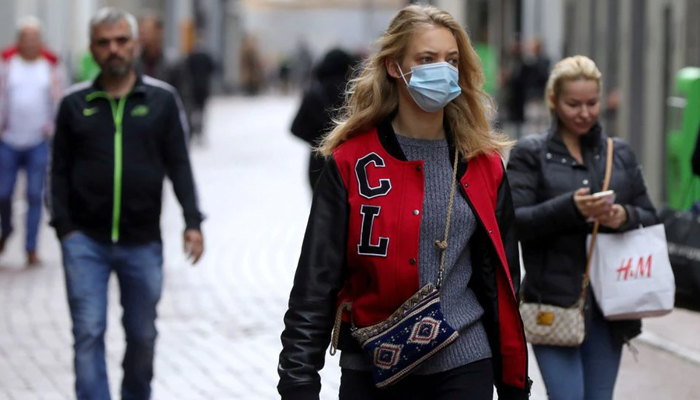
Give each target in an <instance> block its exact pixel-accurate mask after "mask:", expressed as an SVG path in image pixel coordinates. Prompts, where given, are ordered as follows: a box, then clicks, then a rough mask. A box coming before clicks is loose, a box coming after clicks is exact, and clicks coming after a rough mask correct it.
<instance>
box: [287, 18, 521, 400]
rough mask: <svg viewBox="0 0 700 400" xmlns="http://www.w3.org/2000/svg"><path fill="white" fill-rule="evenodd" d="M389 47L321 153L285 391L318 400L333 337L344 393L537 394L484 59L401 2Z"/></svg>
mask: <svg viewBox="0 0 700 400" xmlns="http://www.w3.org/2000/svg"><path fill="white" fill-rule="evenodd" d="M377 48H378V52H377V53H376V54H374V55H373V56H371V57H370V58H369V59H368V60H367V61H366V64H365V67H364V69H363V70H362V72H361V74H360V75H359V76H358V77H357V79H354V80H353V81H352V83H351V86H350V87H349V88H348V90H347V92H348V95H349V98H348V102H347V108H346V112H345V115H344V116H343V118H342V121H340V122H339V123H338V124H337V126H336V127H335V128H334V129H333V131H331V133H329V134H328V136H326V137H325V138H324V140H323V142H322V143H321V146H320V151H321V152H322V153H323V154H324V155H326V156H327V157H328V164H327V166H326V168H325V170H324V172H323V173H322V174H321V177H320V178H319V180H318V182H317V184H316V188H315V191H314V199H313V204H312V206H311V215H310V217H309V224H308V226H307V230H306V236H305V238H304V243H303V245H302V250H301V257H300V259H299V264H298V267H297V271H296V276H295V278H294V286H293V288H292V291H291V295H290V300H289V309H288V311H287V313H286V315H285V317H284V322H285V329H284V332H283V333H282V346H283V348H282V352H281V354H280V361H279V366H278V372H279V375H280V381H279V385H278V390H279V392H280V394H281V395H282V399H285V400H286V399H302V398H303V399H312V398H316V399H317V398H318V393H319V389H320V387H321V382H320V378H319V374H318V371H319V370H320V369H321V368H322V367H323V360H324V356H323V352H324V351H325V349H326V348H327V347H328V344H329V342H331V353H334V352H335V350H336V349H340V350H342V356H341V359H340V366H341V369H342V376H341V382H340V395H339V398H340V400H355V399H357V400H373V399H388V400H392V399H395V400H399V399H400V400H404V399H435V400H447V399H472V400H491V399H492V398H493V386H494V384H495V385H496V387H497V389H498V394H499V398H500V399H504V400H509V399H523V400H524V399H527V398H528V395H529V380H528V377H527V348H526V345H525V340H524V336H523V331H522V322H521V320H520V315H519V313H518V308H517V300H516V297H515V293H514V291H513V289H512V288H513V287H515V288H516V290H517V288H518V284H519V282H520V280H519V269H520V264H519V261H518V249H517V243H516V241H515V232H514V231H513V228H514V227H513V225H512V223H513V222H514V220H513V208H512V204H511V200H510V189H509V186H508V183H507V180H506V179H505V176H504V175H505V170H504V169H505V168H504V166H503V164H502V161H501V157H500V155H499V152H501V151H504V150H505V148H506V147H507V146H508V145H509V144H510V142H509V141H508V139H507V138H506V137H505V136H504V135H501V134H495V133H493V132H491V130H490V126H489V118H488V115H487V110H489V109H490V107H489V106H488V105H487V104H486V103H487V102H488V100H489V97H488V95H487V94H486V93H485V92H484V91H483V83H484V75H483V73H482V70H481V66H480V62H479V59H478V57H477V55H476V53H475V51H474V49H473V48H472V47H471V44H470V42H469V38H468V36H467V34H466V33H465V31H464V29H463V28H462V27H461V25H460V24H459V23H458V22H457V21H455V19H454V18H453V17H452V16H451V15H450V14H448V13H447V12H445V11H442V10H439V9H437V8H434V7H431V6H420V5H412V6H408V7H406V8H404V9H403V10H401V11H399V13H398V14H397V15H396V16H395V17H394V19H393V20H392V21H391V23H390V25H389V27H388V29H387V30H386V32H385V33H384V34H383V35H382V37H381V38H380V39H379V42H378V44H377ZM467 163H468V164H469V168H468V169H467ZM450 227H452V229H451V228H450ZM436 290H439V291H436ZM402 304H403V305H404V306H402ZM416 304H420V305H421V307H415V305H416ZM423 306H425V307H423ZM392 314H393V316H392ZM407 315H408V316H407ZM409 316H410V317H409ZM394 317H395V319H394ZM404 317H405V318H406V319H404ZM334 320H335V322H336V324H335V328H334V329H333V326H334V323H333V321H334ZM397 321H400V322H397ZM352 327H354V328H357V330H355V329H351V328H352ZM387 327H390V328H389V329H387ZM332 332H333V335H331V333H332ZM406 332H407V333H406ZM331 336H333V339H332V340H331ZM367 336H374V337H375V338H376V339H369V338H368V337H367ZM375 348H376V353H375V350H373V349H375ZM409 373H410V374H411V375H410V377H409V378H406V379H403V380H399V379H401V378H402V377H403V376H406V374H409ZM377 385H379V386H381V387H385V388H383V389H380V388H378V386H377Z"/></svg>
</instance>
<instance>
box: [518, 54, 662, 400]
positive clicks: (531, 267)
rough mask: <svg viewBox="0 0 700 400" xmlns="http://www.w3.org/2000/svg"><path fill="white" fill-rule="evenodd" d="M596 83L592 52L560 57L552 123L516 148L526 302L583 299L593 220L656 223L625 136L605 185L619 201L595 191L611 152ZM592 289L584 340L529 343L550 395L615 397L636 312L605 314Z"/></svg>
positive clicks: (622, 226) (607, 228)
mask: <svg viewBox="0 0 700 400" xmlns="http://www.w3.org/2000/svg"><path fill="white" fill-rule="evenodd" d="M600 85H601V74H600V71H599V70H598V68H597V67H596V65H595V63H594V62H593V61H591V60H590V59H588V58H586V57H582V56H576V57H570V58H566V59H564V60H562V61H560V62H559V63H557V65H556V66H555V67H554V69H553V70H552V72H551V74H550V77H549V81H548V82H547V89H546V94H545V98H546V102H547V105H548V107H549V111H550V112H551V115H552V126H551V128H550V129H549V131H548V132H546V133H543V134H540V135H532V136H530V137H526V138H524V139H522V140H521V141H520V142H519V143H518V144H517V145H516V146H515V147H514V148H513V150H512V152H511V154H510V159H509V162H508V178H509V179H510V183H511V187H512V190H513V203H514V205H515V220H516V226H517V232H518V239H519V240H520V242H521V246H522V252H523V262H524V264H525V265H524V267H525V271H526V276H525V279H524V281H523V297H524V300H525V301H529V302H540V303H544V304H553V305H556V306H560V307H570V306H572V305H574V304H575V303H576V302H577V301H578V299H579V295H580V293H581V287H582V279H583V275H584V271H585V267H586V258H587V251H588V249H587V248H586V237H587V235H588V234H589V233H590V232H591V230H592V225H593V223H592V222H593V221H598V222H600V226H601V230H600V231H601V232H608V233H611V232H623V231H626V230H630V229H635V228H637V227H639V226H640V225H643V226H648V225H653V224H656V223H657V222H658V221H657V217H656V211H655V210H654V206H653V205H652V203H651V200H650V199H649V196H648V195H647V189H646V185H645V183H644V179H643V177H642V172H641V168H640V166H639V164H638V163H637V160H636V158H635V156H634V153H633V152H632V149H631V148H630V146H629V145H628V144H627V143H625V142H624V141H622V140H620V139H617V138H616V139H614V145H613V146H614V148H613V150H614V153H613V163H612V177H611V180H610V187H609V188H610V189H611V190H614V191H615V200H614V202H613V203H609V202H608V201H607V200H606V199H605V198H602V199H596V198H595V197H593V193H595V192H599V191H601V189H602V185H603V180H604V175H605V164H606V155H607V143H606V136H605V134H604V133H603V132H602V129H601V127H600V125H599V124H598V115H599V113H600ZM586 298H587V305H586V338H585V340H584V342H583V344H582V345H581V346H578V347H557V346H544V345H535V346H533V348H534V353H535V357H536V358H537V363H538V365H539V368H540V371H541V372H542V377H543V379H544V382H545V386H546V387H547V392H548V394H549V399H550V400H561V399H574V400H583V399H595V400H611V399H612V397H613V390H614V386H615V380H616V377H617V373H618V369H619V366H620V358H621V353H622V345H623V344H624V343H625V342H628V341H629V340H630V339H632V338H633V337H635V336H636V335H638V334H639V333H640V332H641V323H640V321H617V322H612V321H607V320H605V319H604V318H603V316H602V313H601V311H600V310H599V308H598V306H597V304H596V302H595V299H594V298H593V294H592V292H590V289H589V293H588V296H587V297H586Z"/></svg>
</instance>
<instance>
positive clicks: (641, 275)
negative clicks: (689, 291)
mask: <svg viewBox="0 0 700 400" xmlns="http://www.w3.org/2000/svg"><path fill="white" fill-rule="evenodd" d="M590 240H591V236H590V235H589V237H588V242H589V243H590ZM595 247H596V250H595V252H594V253H593V259H592V260H591V272H590V274H591V286H592V288H593V293H594V294H595V297H596V300H597V302H598V306H599V307H600V309H601V310H602V312H603V315H604V316H605V317H606V318H607V319H609V320H621V319H638V318H645V317H658V316H662V315H666V314H668V313H670V312H671V311H672V310H673V303H674V297H675V291H676V285H675V281H674V277H673V271H672V269H671V262H670V261H669V257H668V247H667V244H666V232H665V231H664V226H663V225H662V224H658V225H653V226H650V227H646V228H640V229H635V230H632V231H628V232H624V233H615V234H603V233H599V234H598V238H597V241H596V243H595Z"/></svg>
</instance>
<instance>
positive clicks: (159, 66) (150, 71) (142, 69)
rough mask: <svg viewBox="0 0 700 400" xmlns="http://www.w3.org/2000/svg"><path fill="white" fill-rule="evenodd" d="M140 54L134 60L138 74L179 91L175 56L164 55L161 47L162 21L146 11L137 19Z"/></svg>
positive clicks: (179, 77)
mask: <svg viewBox="0 0 700 400" xmlns="http://www.w3.org/2000/svg"><path fill="white" fill-rule="evenodd" d="M138 23H139V43H140V46H141V54H140V55H139V57H138V58H137V59H136V70H137V71H138V72H139V74H142V75H148V76H150V77H153V78H156V79H158V80H161V81H163V82H167V83H169V84H170V85H172V86H174V87H175V88H176V89H178V90H179V89H180V84H181V82H180V80H181V71H180V70H179V68H180V65H179V60H178V58H177V57H176V56H174V55H172V54H169V53H166V51H165V49H164V46H163V36H164V29H163V28H164V27H163V19H162V18H161V17H160V16H159V15H158V14H157V13H155V12H152V11H148V12H146V13H144V14H143V16H141V17H140V18H139V22H138Z"/></svg>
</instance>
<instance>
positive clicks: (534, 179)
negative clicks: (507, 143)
mask: <svg viewBox="0 0 700 400" xmlns="http://www.w3.org/2000/svg"><path fill="white" fill-rule="evenodd" d="M541 151H542V149H541V148H539V147H538V145H537V143H535V142H534V141H532V140H528V139H524V140H521V141H520V142H518V144H517V145H516V146H515V147H514V148H513V150H512V151H511V153H510V159H509V160H508V179H509V180H510V185H511V190H512V193H513V206H514V207H515V224H516V227H517V231H518V239H519V240H520V241H521V242H526V241H540V240H542V239H544V238H546V237H548V236H551V235H555V234H558V233H562V232H571V231H577V230H582V231H586V230H587V229H588V228H587V223H586V220H585V219H584V218H583V216H581V213H579V212H578V209H577V208H576V204H575V203H574V192H573V191H572V192H569V193H563V194H561V195H559V196H556V197H553V198H551V199H548V200H545V201H541V200H540V199H539V198H538V195H537V191H538V186H539V182H540V179H541V174H542V169H541V165H540V163H541V160H540V153H541Z"/></svg>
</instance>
